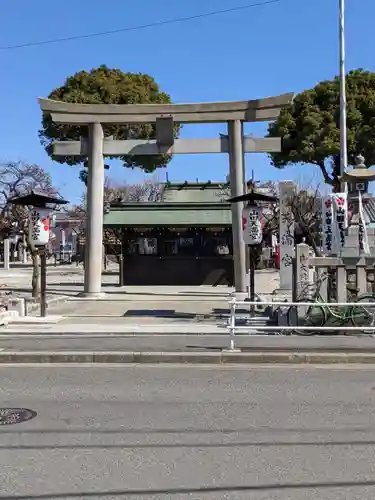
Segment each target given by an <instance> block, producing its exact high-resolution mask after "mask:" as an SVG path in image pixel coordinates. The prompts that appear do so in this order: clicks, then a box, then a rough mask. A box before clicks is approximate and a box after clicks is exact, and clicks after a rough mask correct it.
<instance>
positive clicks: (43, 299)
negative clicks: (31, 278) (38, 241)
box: [39, 247, 47, 318]
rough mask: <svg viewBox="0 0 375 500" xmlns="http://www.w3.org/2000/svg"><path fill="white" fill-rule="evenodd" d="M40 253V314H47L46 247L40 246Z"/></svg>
mask: <svg viewBox="0 0 375 500" xmlns="http://www.w3.org/2000/svg"><path fill="white" fill-rule="evenodd" d="M39 255H40V315H41V316H42V317H43V318H44V317H46V316H47V296H46V295H47V293H46V292H47V256H46V248H45V247H41V248H40V250H39Z"/></svg>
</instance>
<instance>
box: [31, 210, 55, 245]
mask: <svg viewBox="0 0 375 500" xmlns="http://www.w3.org/2000/svg"><path fill="white" fill-rule="evenodd" d="M29 217H30V219H29V234H30V240H31V243H32V244H33V245H35V246H42V245H47V243H48V242H49V239H50V209H48V208H33V209H31V210H30V214H29Z"/></svg>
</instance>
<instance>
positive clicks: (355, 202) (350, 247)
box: [340, 155, 375, 256]
mask: <svg viewBox="0 0 375 500" xmlns="http://www.w3.org/2000/svg"><path fill="white" fill-rule="evenodd" d="M354 161H355V165H354V167H353V169H352V170H349V171H347V172H345V173H344V174H343V175H342V177H341V178H340V180H341V181H343V182H346V183H347V185H348V207H349V212H351V216H350V219H349V228H348V235H347V238H346V242H345V249H344V255H343V256H354V255H358V251H359V253H361V249H360V248H359V243H358V242H359V236H358V235H359V229H360V228H359V226H360V217H359V193H360V195H361V198H362V205H363V207H364V208H365V206H366V204H367V202H368V201H369V200H370V199H372V195H371V194H369V192H368V188H369V183H370V182H371V181H374V180H375V172H374V171H373V170H370V169H369V168H367V167H366V165H365V159H364V157H363V156H362V155H358V156H356V158H355V160H354ZM364 219H365V220H364V223H365V224H368V223H369V222H370V221H369V220H366V219H367V217H366V211H365V210H364ZM367 232H368V237H369V240H370V248H371V247H373V248H374V247H375V235H374V234H372V233H373V230H371V231H370V230H369V229H368V230H367Z"/></svg>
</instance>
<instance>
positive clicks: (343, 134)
mask: <svg viewBox="0 0 375 500" xmlns="http://www.w3.org/2000/svg"><path fill="white" fill-rule="evenodd" d="M339 21H340V22H339V34H340V176H342V175H344V174H345V172H346V171H347V167H348V144H347V130H346V76H345V0H339ZM341 191H343V189H342V188H341Z"/></svg>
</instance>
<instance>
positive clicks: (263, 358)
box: [0, 351, 375, 365]
mask: <svg viewBox="0 0 375 500" xmlns="http://www.w3.org/2000/svg"><path fill="white" fill-rule="evenodd" d="M10 363H20V364H44V363H50V364H51V363H79V364H85V363H89V364H92V363H98V364H100V363H108V364H202V365H207V364H208V365H225V364H236V365H237V364H241V365H244V364H247V365H257V364H287V365H301V364H318V365H327V364H366V365H371V364H373V365H375V353H366V352H355V353H346V352H334V353H333V352H309V353H300V352H253V353H248V352H239V351H233V352H231V351H222V352H126V351H95V352H93V351H1V352H0V364H10Z"/></svg>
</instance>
